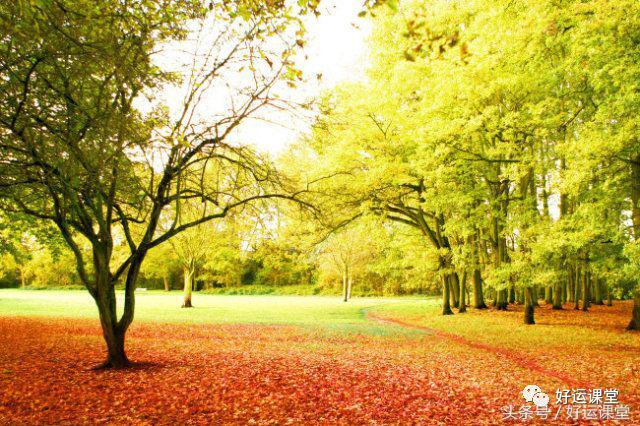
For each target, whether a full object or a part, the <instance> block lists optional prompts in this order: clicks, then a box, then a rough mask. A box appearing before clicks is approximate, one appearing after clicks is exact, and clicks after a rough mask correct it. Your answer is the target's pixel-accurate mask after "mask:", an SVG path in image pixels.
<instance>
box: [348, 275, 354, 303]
mask: <svg viewBox="0 0 640 426" xmlns="http://www.w3.org/2000/svg"><path fill="white" fill-rule="evenodd" d="M352 282H353V277H352V276H351V273H349V277H348V278H347V300H349V299H351V283H352Z"/></svg>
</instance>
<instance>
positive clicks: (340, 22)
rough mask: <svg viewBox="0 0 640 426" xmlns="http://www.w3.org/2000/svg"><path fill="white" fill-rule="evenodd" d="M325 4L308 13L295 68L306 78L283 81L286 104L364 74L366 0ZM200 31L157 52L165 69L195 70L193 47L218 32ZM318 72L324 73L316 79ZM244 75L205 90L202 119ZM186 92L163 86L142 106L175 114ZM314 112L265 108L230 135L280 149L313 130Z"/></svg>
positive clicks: (326, 1) (208, 117)
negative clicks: (362, 15)
mask: <svg viewBox="0 0 640 426" xmlns="http://www.w3.org/2000/svg"><path fill="white" fill-rule="evenodd" d="M321 4H322V6H321V15H320V17H318V18H316V17H314V16H310V17H308V22H306V28H307V44H306V45H305V47H304V48H303V49H301V51H300V54H299V56H298V59H297V60H296V65H297V67H298V68H299V69H301V70H302V71H303V75H304V80H303V81H302V82H299V83H298V84H297V87H296V88H288V87H287V86H286V85H284V84H281V85H279V86H278V90H277V92H276V94H277V95H278V97H279V98H281V99H284V100H285V101H287V102H288V103H293V104H304V103H309V101H311V100H313V99H314V98H316V97H318V96H319V95H320V94H321V93H322V91H323V90H327V89H329V88H331V87H333V86H335V85H336V84H338V83H340V82H341V81H345V80H357V79H361V78H363V77H364V75H365V68H366V64H367V60H366V58H367V45H366V42H367V38H368V36H369V33H370V30H371V24H370V22H369V21H367V20H366V19H363V18H358V16H357V15H358V12H360V10H361V8H362V0H323V1H322V3H321ZM201 34H202V35H201V36H200V37H199V38H198V39H192V40H190V41H187V42H178V43H174V44H169V45H166V46H164V48H163V49H162V50H161V51H160V52H159V54H158V55H157V56H156V61H157V63H158V64H159V65H160V66H162V67H163V68H164V69H167V70H174V71H178V72H185V70H188V69H191V68H192V67H193V65H192V63H193V61H194V58H195V57H196V56H197V55H198V53H194V52H199V51H200V49H206V46H208V45H210V44H211V43H213V40H214V39H215V37H216V33H214V32H212V33H210V34H209V33H201ZM194 55H196V56H194ZM220 55H221V56H224V55H225V52H220ZM205 68H206V66H205ZM187 72H188V71H187ZM318 75H321V76H322V77H321V78H318ZM185 77H186V75H185ZM187 80H188V79H187ZM236 80H237V81H236ZM241 80H242V79H241V77H239V74H236V75H230V76H229V80H227V81H224V79H223V80H222V81H220V82H219V83H218V84H222V85H223V86H218V87H211V88H210V89H209V90H207V92H206V94H205V95H204V96H203V98H202V101H201V102H200V104H199V106H198V112H197V113H196V114H197V116H198V117H199V118H200V119H201V122H203V123H207V122H208V123H211V122H212V120H214V117H215V114H216V111H220V110H221V109H222V110H223V111H224V110H227V109H228V108H229V104H228V103H229V101H230V99H229V98H228V96H229V95H230V94H231V93H232V92H233V91H231V92H229V91H228V90H225V87H224V84H227V83H229V84H231V85H233V84H236V83H238V82H241ZM186 93H188V90H187V84H186V83H185V84H183V85H178V86H167V87H165V89H163V90H162V91H159V92H155V93H153V94H152V95H153V96H154V98H155V99H153V100H148V99H147V100H145V99H142V98H141V99H139V107H140V108H141V109H142V110H150V107H151V106H152V105H154V104H160V105H167V106H168V107H169V109H170V111H171V115H174V116H175V115H176V114H177V116H179V115H180V114H181V111H182V102H183V100H184V99H185V95H186ZM313 114H314V113H313V112H312V111H309V110H303V109H302V108H298V109H297V110H295V111H294V110H292V111H279V110H276V109H275V108H268V109H267V108H263V109H261V110H260V111H259V112H258V113H257V115H256V117H255V118H249V119H247V120H245V121H244V122H243V123H242V124H241V125H240V126H239V127H238V128H236V129H235V130H234V132H233V133H232V134H231V135H229V138H230V141H231V142H235V143H238V144H243V145H245V144H250V145H254V146H255V147H257V148H258V149H259V150H260V151H263V152H269V153H271V154H277V153H279V152H281V151H282V150H283V149H284V148H285V147H286V146H287V145H288V144H290V143H292V142H293V141H295V140H296V139H298V138H300V137H301V135H303V134H304V133H306V132H308V131H309V129H310V125H311V124H312V119H313ZM176 118H177V117H176Z"/></svg>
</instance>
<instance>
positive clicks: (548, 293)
mask: <svg viewBox="0 0 640 426" xmlns="http://www.w3.org/2000/svg"><path fill="white" fill-rule="evenodd" d="M544 302H545V303H546V304H547V305H551V304H552V303H553V287H551V286H547V287H545V288H544Z"/></svg>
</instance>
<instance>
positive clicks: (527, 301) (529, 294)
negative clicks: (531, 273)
mask: <svg viewBox="0 0 640 426" xmlns="http://www.w3.org/2000/svg"><path fill="white" fill-rule="evenodd" d="M533 298H534V295H533V288H531V287H527V288H525V289H524V323H525V324H535V323H536V322H535V320H534V317H533V313H534V310H535V304H534V303H533Z"/></svg>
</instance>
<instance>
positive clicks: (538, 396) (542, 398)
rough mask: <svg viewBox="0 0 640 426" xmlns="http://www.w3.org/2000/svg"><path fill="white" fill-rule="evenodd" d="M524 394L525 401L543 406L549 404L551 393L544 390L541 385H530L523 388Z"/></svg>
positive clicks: (539, 406)
mask: <svg viewBox="0 0 640 426" xmlns="http://www.w3.org/2000/svg"><path fill="white" fill-rule="evenodd" d="M522 396H523V397H524V399H525V401H527V402H533V403H534V404H535V406H536V407H538V408H543V407H546V406H547V404H549V395H547V394H546V393H544V392H542V389H540V387H539V386H536V385H528V386H525V388H524V389H523V390H522Z"/></svg>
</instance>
